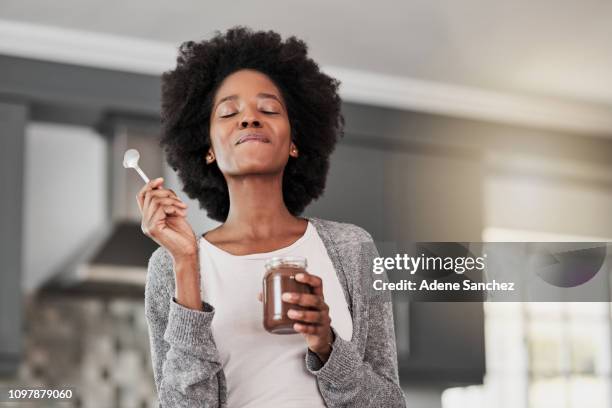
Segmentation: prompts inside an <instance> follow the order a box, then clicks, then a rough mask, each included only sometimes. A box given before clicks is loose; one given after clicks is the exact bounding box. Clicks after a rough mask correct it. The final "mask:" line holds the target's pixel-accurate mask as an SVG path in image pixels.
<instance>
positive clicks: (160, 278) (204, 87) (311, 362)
mask: <svg viewBox="0 0 612 408" xmlns="http://www.w3.org/2000/svg"><path fill="white" fill-rule="evenodd" d="M306 51H307V46H306V44H305V43H304V42H302V41H300V40H298V39H296V38H295V37H290V38H288V39H287V40H285V41H284V42H283V41H281V38H280V36H279V35H278V34H276V33H274V32H272V31H268V32H263V31H260V32H253V31H251V30H249V29H247V28H245V27H234V28H232V29H230V30H228V31H227V32H226V34H225V35H222V34H221V33H218V32H217V33H216V36H215V37H214V38H212V39H211V40H209V41H202V42H200V43H194V42H187V43H184V44H183V45H182V46H181V48H180V53H179V57H178V59H177V67H176V69H174V70H173V71H170V72H167V73H164V75H163V77H162V84H163V86H162V124H163V136H162V140H161V144H162V146H163V147H164V149H165V151H166V157H167V160H168V163H169V164H170V165H171V166H172V168H173V169H174V170H175V171H177V172H178V175H179V178H180V179H181V181H182V183H183V185H184V191H185V192H186V193H187V194H188V195H189V197H191V198H195V199H197V200H198V201H199V203H200V206H201V207H202V208H203V209H205V210H206V211H207V213H208V215H209V217H211V218H213V219H215V220H218V221H221V222H222V224H221V225H220V226H219V227H217V228H215V229H213V230H211V231H208V232H207V233H205V234H204V235H202V236H200V237H196V236H195V234H194V233H193V231H192V229H191V227H190V226H189V224H188V223H187V221H186V208H187V206H186V205H185V204H184V203H183V202H182V201H181V200H180V199H179V198H178V197H177V195H176V194H175V193H174V192H173V191H172V190H169V189H166V188H164V187H163V180H162V179H157V180H153V181H151V182H149V183H148V184H147V185H145V187H143V189H142V190H141V191H140V192H139V194H138V197H137V199H138V205H139V208H140V209H141V212H142V229H143V232H144V233H145V234H146V235H147V236H149V237H150V238H152V239H153V240H155V242H157V243H158V244H159V245H160V248H158V249H157V250H156V251H155V252H154V253H153V255H152V256H151V259H150V260H149V268H148V274H147V284H146V290H145V313H146V317H147V322H148V325H149V333H150V341H151V352H152V360H153V371H154V376H155V383H156V386H157V391H158V395H159V400H160V403H161V405H162V406H164V407H218V406H231V407H308V408H312V407H325V406H327V407H336V406H338V407H339V406H343V407H344V406H350V407H370V406H371V407H396V406H398V407H399V406H405V402H404V397H403V394H402V391H401V389H400V387H399V381H398V374H397V356H396V350H395V338H394V334H393V316H392V309H391V303H390V299H389V297H388V296H386V297H385V295H380V294H379V295H378V296H377V295H372V294H371V292H370V289H369V288H370V287H371V275H372V273H371V270H372V269H371V268H372V259H373V258H374V257H376V256H378V252H377V250H376V246H375V245H374V243H373V241H372V237H371V236H370V235H369V234H368V233H367V232H366V231H365V230H363V229H361V228H360V227H357V226H355V225H352V224H347V223H339V222H333V221H328V220H323V219H319V218H314V217H312V218H303V217H299V216H298V215H299V214H300V213H301V212H302V211H303V210H304V208H305V207H306V205H307V204H309V203H310V202H311V201H312V200H313V199H316V198H318V197H319V196H320V195H321V193H322V192H323V190H324V186H325V179H326V176H327V171H328V168H329V156H330V154H331V153H332V151H333V150H334V147H335V144H336V141H337V138H338V137H339V136H342V133H343V125H344V118H343V117H342V115H341V113H340V105H341V101H340V98H339V96H338V94H337V88H338V82H337V81H336V80H334V79H332V78H330V77H328V76H326V75H325V74H323V73H321V72H320V71H319V68H318V66H317V64H316V63H315V62H314V61H312V60H311V59H310V58H308V57H307V55H306ZM285 255H300V256H305V257H306V258H307V260H308V267H307V272H306V273H304V274H302V276H298V277H296V279H298V280H301V281H302V282H304V283H306V284H308V285H310V286H311V287H312V289H313V291H312V294H309V295H308V294H303V295H297V294H292V293H285V294H283V300H285V301H286V302H289V303H291V304H295V305H301V306H307V307H309V308H310V309H309V311H307V312H303V311H298V310H293V311H290V313H289V317H290V318H291V319H292V320H295V324H294V329H295V330H296V331H297V332H298V333H300V334H301V335H288V336H287V335H285V336H283V335H274V334H270V333H268V332H266V331H265V330H264V328H263V326H262V306H261V303H259V302H258V299H259V301H261V293H260V289H261V279H262V276H263V273H264V272H265V270H264V261H265V259H267V258H269V257H271V256H285ZM213 316H214V318H213ZM332 317H333V323H332Z"/></svg>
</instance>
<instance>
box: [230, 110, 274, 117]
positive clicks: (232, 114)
mask: <svg viewBox="0 0 612 408" xmlns="http://www.w3.org/2000/svg"><path fill="white" fill-rule="evenodd" d="M262 112H263V113H265V114H267V115H279V113H278V112H269V111H262ZM237 113H238V112H234V113H230V114H229V115H225V116H220V118H230V117H232V116H234V115H236V114H237Z"/></svg>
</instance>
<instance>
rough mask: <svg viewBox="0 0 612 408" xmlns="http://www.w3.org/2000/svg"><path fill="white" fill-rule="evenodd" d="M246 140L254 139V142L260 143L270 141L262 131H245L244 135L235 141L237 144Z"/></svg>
mask: <svg viewBox="0 0 612 408" xmlns="http://www.w3.org/2000/svg"><path fill="white" fill-rule="evenodd" d="M248 141H256V142H262V143H270V139H268V138H267V137H266V136H265V135H264V134H262V133H247V134H245V135H242V136H240V138H239V139H238V141H237V142H236V144H237V145H239V144H241V143H244V142H248Z"/></svg>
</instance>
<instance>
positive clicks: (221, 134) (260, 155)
mask: <svg viewBox="0 0 612 408" xmlns="http://www.w3.org/2000/svg"><path fill="white" fill-rule="evenodd" d="M249 135H251V136H253V137H255V138H256V139H255V140H243V141H241V139H242V138H244V137H247V136H249ZM210 140H211V145H212V146H211V148H210V149H209V152H212V153H213V155H214V160H215V161H216V162H217V164H218V166H219V169H220V170H221V172H222V173H223V174H224V175H226V176H228V175H230V176H231V175H247V174H266V173H267V174H272V173H281V174H282V170H283V169H284V167H285V165H286V164H287V161H288V159H289V155H291V156H294V157H297V151H296V150H294V149H295V147H296V146H295V145H294V144H293V143H292V141H291V128H290V125H289V116H288V114H287V108H286V105H285V101H284V100H283V98H282V95H281V93H280V91H279V90H278V88H277V87H276V85H274V83H273V82H272V81H271V80H270V78H268V77H267V76H266V75H265V74H263V73H261V72H258V71H255V70H250V69H242V70H240V71H236V72H234V73H233V74H231V75H229V76H227V77H226V78H225V79H224V81H223V82H222V83H221V86H220V87H219V89H218V90H217V93H216V94H215V97H214V101H213V108H212V112H211V117H210ZM209 165H214V164H209Z"/></svg>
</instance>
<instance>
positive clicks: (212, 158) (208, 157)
mask: <svg viewBox="0 0 612 408" xmlns="http://www.w3.org/2000/svg"><path fill="white" fill-rule="evenodd" d="M214 159H215V156H213V155H212V153H208V155H206V162H207V163H209V164H210V163H212V161H213V160H214Z"/></svg>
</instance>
